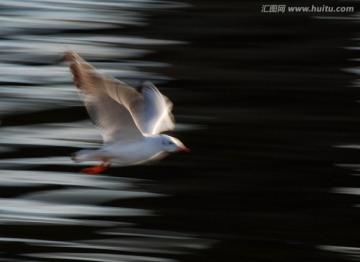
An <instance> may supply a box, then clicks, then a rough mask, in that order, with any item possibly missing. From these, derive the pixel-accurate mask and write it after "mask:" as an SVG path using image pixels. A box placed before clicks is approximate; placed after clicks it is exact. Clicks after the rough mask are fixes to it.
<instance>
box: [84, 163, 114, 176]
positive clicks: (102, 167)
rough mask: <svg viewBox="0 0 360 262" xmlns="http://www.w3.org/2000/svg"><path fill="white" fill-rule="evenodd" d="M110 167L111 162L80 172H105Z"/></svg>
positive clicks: (92, 173)
mask: <svg viewBox="0 0 360 262" xmlns="http://www.w3.org/2000/svg"><path fill="white" fill-rule="evenodd" d="M108 167H109V164H101V165H99V166H93V167H88V168H84V169H83V170H81V171H80V173H82V174H88V175H94V174H99V173H102V172H104V171H105V170H106V169H108Z"/></svg>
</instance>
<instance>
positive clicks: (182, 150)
mask: <svg viewBox="0 0 360 262" xmlns="http://www.w3.org/2000/svg"><path fill="white" fill-rule="evenodd" d="M179 151H181V152H190V149H189V148H187V147H186V146H182V147H180V148H179Z"/></svg>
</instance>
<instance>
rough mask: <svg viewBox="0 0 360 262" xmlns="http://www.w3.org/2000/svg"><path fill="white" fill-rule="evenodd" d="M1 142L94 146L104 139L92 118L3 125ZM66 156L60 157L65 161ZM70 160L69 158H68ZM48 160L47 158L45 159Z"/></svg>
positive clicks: (5, 143) (7, 143)
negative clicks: (66, 121) (61, 121)
mask: <svg viewBox="0 0 360 262" xmlns="http://www.w3.org/2000/svg"><path fill="white" fill-rule="evenodd" d="M0 134H1V136H0V143H1V144H3V145H37V146H39V145H46V146H67V147H75V148H78V147H94V146H98V145H99V144H100V143H101V142H102V140H101V136H100V133H99V131H98V130H97V129H96V127H94V126H93V125H92V124H91V122H90V120H88V121H80V122H72V123H55V124H40V125H28V126H14V127H3V128H1V129H0ZM63 160H64V158H60V161H61V162H63ZM68 160H69V159H68ZM44 161H45V162H46V159H44Z"/></svg>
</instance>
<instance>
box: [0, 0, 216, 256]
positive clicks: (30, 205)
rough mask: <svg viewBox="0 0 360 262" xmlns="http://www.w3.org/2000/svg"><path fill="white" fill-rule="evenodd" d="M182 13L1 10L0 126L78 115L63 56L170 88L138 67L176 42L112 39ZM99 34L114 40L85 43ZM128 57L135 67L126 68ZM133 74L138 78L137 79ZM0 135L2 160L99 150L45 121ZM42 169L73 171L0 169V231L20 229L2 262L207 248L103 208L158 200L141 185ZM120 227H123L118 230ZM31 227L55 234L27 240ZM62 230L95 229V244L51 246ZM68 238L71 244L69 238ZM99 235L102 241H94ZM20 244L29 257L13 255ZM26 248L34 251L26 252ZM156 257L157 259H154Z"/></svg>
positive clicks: (139, 212)
mask: <svg viewBox="0 0 360 262" xmlns="http://www.w3.org/2000/svg"><path fill="white" fill-rule="evenodd" d="M187 6H188V5H186V4H183V3H179V2H169V1H151V0H144V1H101V2H98V1H91V0H87V1H65V0H62V1H45V0H43V1H41V0H30V1H29V0H27V1H6V0H4V1H2V2H1V9H0V23H1V25H2V26H1V29H0V35H1V36H2V37H4V39H2V40H1V41H0V61H1V63H0V82H1V85H2V86H1V88H0V97H1V101H0V117H7V116H9V115H21V114H23V113H29V112H45V114H46V110H49V109H54V108H55V109H57V108H64V107H80V106H82V105H81V102H80V101H79V98H78V96H77V93H76V90H75V88H74V86H73V83H72V79H71V76H70V74H69V71H68V69H67V68H66V65H65V64H63V63H62V62H61V61H60V58H61V55H62V53H63V52H64V51H65V50H66V48H68V47H71V48H73V49H74V50H76V51H78V52H79V53H81V54H82V55H83V56H84V57H85V58H87V59H90V60H92V62H93V63H94V65H95V66H98V67H99V68H101V69H103V71H104V72H105V73H108V74H111V75H113V76H114V77H118V78H121V79H122V80H125V81H127V82H128V83H129V84H139V83H141V81H144V80H151V81H154V82H157V83H158V82H164V81H167V80H169V77H167V76H165V75H159V74H155V73H151V72H146V71H144V69H147V68H149V69H151V68H156V67H168V66H170V65H169V64H166V63H158V62H150V61H141V60H139V59H140V58H141V57H143V56H144V55H146V54H150V53H152V52H153V50H151V47H152V46H157V45H173V44H181V43H180V42H177V41H172V40H168V39H148V38H144V37H141V36H137V37H134V36H126V35H125V36H124V35H122V36H117V35H116V30H117V29H119V28H122V27H125V26H129V25H131V26H145V25H146V24H147V21H146V19H145V16H144V15H143V14H142V13H141V11H142V10H148V9H151V10H161V9H172V8H180V7H181V8H183V7H187ZM99 29H107V30H108V29H110V30H114V34H113V35H103V34H101V35H100V34H98V35H95V34H93V32H94V31H96V30H99ZM78 30H81V33H78ZM65 31H66V33H65ZM132 58H137V59H138V60H137V61H130V60H126V59H132ZM139 67H141V68H142V71H139V70H138V68H139ZM30 122H31V121H30ZM189 128H197V127H194V126H190V125H188V126H187V125H185V124H184V125H179V129H189ZM0 134H1V136H0V145H1V147H0V152H2V153H11V152H21V150H22V149H23V148H25V147H41V146H47V147H56V146H60V147H73V148H86V147H94V146H98V145H99V143H100V142H101V139H100V136H99V134H98V133H97V131H96V130H95V128H94V127H93V126H92V125H91V124H90V122H89V121H88V120H87V121H79V122H68V123H57V121H56V120H54V121H53V123H50V124H34V125H26V126H21V123H20V125H17V126H5V127H3V128H2V129H1V130H0ZM74 151H75V149H74ZM49 164H50V165H56V166H69V165H73V163H72V162H71V160H70V159H69V157H68V156H51V157H31V156H30V157H29V156H26V157H23V158H11V157H10V158H9V157H8V158H4V159H1V160H0V168H1V169H0V189H1V188H2V189H7V190H9V189H12V194H15V195H14V196H12V197H11V198H9V197H4V198H0V227H2V228H3V229H7V226H21V228H22V231H21V232H23V233H21V234H20V235H19V234H15V235H17V236H18V237H9V236H8V237H1V238H0V244H1V245H2V244H9V245H12V247H13V248H15V249H14V250H12V251H10V250H0V253H2V254H3V255H4V256H6V257H8V258H7V259H6V261H12V260H13V259H12V255H8V252H10V253H12V254H16V256H18V257H19V256H20V257H21V259H20V258H19V259H16V260H14V261H27V262H30V261H33V260H32V259H34V258H35V259H36V261H48V259H61V260H66V261H74V260H76V261H175V260H173V259H167V258H164V257H163V256H166V255H169V254H188V253H191V252H194V251H195V250H197V249H205V248H208V247H209V246H210V245H211V242H209V241H207V240H204V239H201V238H196V237H195V236H192V235H188V234H181V233H179V232H172V231H159V230H157V229H151V228H149V229H137V226H138V224H137V223H132V222H129V218H136V217H146V219H155V217H156V216H157V214H156V211H155V210H151V209H145V208H135V207H134V208H132V207H128V206H127V207H123V206H121V205H119V204H117V205H115V204H109V203H118V201H124V200H136V199H148V198H164V197H166V195H160V194H155V193H151V192H147V191H144V190H141V189H139V187H138V186H137V184H139V183H140V182H141V183H148V181H146V180H137V179H125V178H116V177H109V176H106V175H101V176H84V175H81V174H76V173H71V172H64V171H56V172H55V171H37V170H34V168H37V167H41V166H43V165H49ZM88 164H89V163H87V165H88ZM90 164H91V163H90ZM77 166H80V165H79V164H77ZM29 168H31V169H32V170H29ZM9 169H11V170H9ZM54 187H56V188H54ZM22 190H26V192H27V193H24V192H23V191H22ZM16 192H18V193H16ZM114 201H115V202H114ZM120 203H121V202H120ZM154 216H155V217H154ZM123 218H127V219H126V220H124V221H122V219H123ZM32 226H37V227H40V228H41V230H40V231H44V230H45V231H46V230H47V228H49V227H50V228H53V229H52V230H55V231H56V232H57V233H56V234H55V235H54V236H52V235H50V236H48V238H49V239H41V236H42V233H40V234H39V236H37V234H35V235H34V234H33V233H31V232H32V231H31V230H30V231H27V230H28V229H30V228H31V227H32ZM62 227H74V228H85V227H90V228H96V230H94V229H87V232H88V234H90V235H92V237H93V238H94V239H91V237H87V239H86V240H84V239H83V240H81V238H82V237H81V236H80V235H79V236H78V238H79V239H78V240H72V241H58V240H57V239H56V236H57V234H60V236H61V235H62V232H63V233H65V234H69V233H70V232H71V230H73V229H70V231H69V232H68V231H66V229H65V231H61V230H62V229H61V228H62ZM75 232H76V231H74V234H73V238H76V235H77V234H76V233H75ZM10 235H11V234H10ZM28 235H31V236H28ZM104 235H106V239H102V237H103V236H104ZM24 243H25V244H26V245H27V246H28V247H29V248H30V249H29V248H28V249H27V250H22V248H21V245H22V244H24ZM17 246H19V248H17ZM31 247H37V248H35V249H34V252H32V251H31ZM39 247H41V248H43V252H41V251H40V252H39V250H42V249H39ZM49 247H52V248H53V249H54V248H55V249H54V251H51V252H49V249H48V248H49ZM74 250H75V251H74ZM76 250H77V251H76ZM81 250H86V252H84V253H82V251H81ZM47 251H48V252H47ZM123 252H125V253H126V254H122V253H123ZM149 254H151V255H149ZM159 254H161V256H162V258H160V257H158V255H159Z"/></svg>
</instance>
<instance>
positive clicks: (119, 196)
mask: <svg viewBox="0 0 360 262" xmlns="http://www.w3.org/2000/svg"><path fill="white" fill-rule="evenodd" d="M119 189H120V188H119ZM162 196H164V195H161V194H155V193H149V192H141V191H133V190H124V189H122V190H109V189H88V188H85V189H84V188H76V189H71V188H69V189H60V190H49V191H41V192H35V193H30V194H27V195H23V196H22V199H27V200H34V201H46V202H51V203H54V204H55V203H71V204H81V205H98V204H103V203H105V202H109V201H114V200H123V199H133V198H149V197H162Z"/></svg>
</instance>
